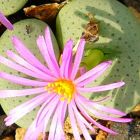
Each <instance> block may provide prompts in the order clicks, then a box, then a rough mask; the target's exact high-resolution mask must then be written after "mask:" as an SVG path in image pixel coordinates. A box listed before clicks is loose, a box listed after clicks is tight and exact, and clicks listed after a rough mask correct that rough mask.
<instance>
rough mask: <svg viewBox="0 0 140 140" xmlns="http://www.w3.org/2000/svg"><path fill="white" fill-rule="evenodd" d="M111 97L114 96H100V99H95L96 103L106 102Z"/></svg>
mask: <svg viewBox="0 0 140 140" xmlns="http://www.w3.org/2000/svg"><path fill="white" fill-rule="evenodd" d="M111 98H112V96H108V95H107V96H105V97H102V98H100V99H98V100H94V103H104V102H106V101H109V100H111Z"/></svg>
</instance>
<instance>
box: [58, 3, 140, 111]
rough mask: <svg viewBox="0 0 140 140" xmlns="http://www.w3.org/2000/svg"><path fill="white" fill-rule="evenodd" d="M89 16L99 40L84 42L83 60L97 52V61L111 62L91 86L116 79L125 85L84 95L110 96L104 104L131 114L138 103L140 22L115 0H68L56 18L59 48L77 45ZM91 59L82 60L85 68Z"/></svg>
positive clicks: (90, 63)
mask: <svg viewBox="0 0 140 140" xmlns="http://www.w3.org/2000/svg"><path fill="white" fill-rule="evenodd" d="M88 13H90V14H92V15H93V16H94V17H95V18H96V19H97V21H98V22H99V40H98V41H97V42H95V43H94V42H91V43H87V45H86V51H85V55H86V57H87V58H89V57H90V56H92V51H93V50H94V49H97V50H100V51H102V52H103V53H104V57H102V54H101V53H100V54H101V55H98V57H97V59H100V58H101V59H102V61H103V60H104V59H112V61H113V64H112V67H111V68H110V69H109V70H108V71H106V72H105V73H104V75H103V76H101V77H100V78H98V79H97V80H96V81H94V82H93V83H91V85H99V84H107V83H109V82H114V81H118V80H123V81H124V82H125V83H126V85H125V86H124V87H123V88H121V89H117V90H113V91H109V92H104V93H93V94H89V93H87V94H86V96H87V97H88V98H91V99H93V100H98V99H100V98H101V97H104V96H107V95H108V96H111V97H112V99H111V100H108V101H106V102H105V103H104V104H105V105H107V106H111V107H114V108H118V109H120V110H122V111H125V112H130V111H131V110H132V108H134V107H135V106H136V105H137V104H138V103H139V102H140V53H139V52H140V23H139V22H138V20H137V19H136V18H135V17H134V15H133V14H132V13H131V12H130V11H129V9H128V8H127V7H125V6H124V5H122V4H121V3H119V2H118V1H116V0H98V1H97V0H85V1H81V0H71V1H70V2H69V3H68V4H67V5H66V6H64V7H63V8H62V9H61V11H60V12H59V14H58V16H57V22H56V30H57V39H58V42H59V45H60V46H61V48H63V46H64V44H65V43H66V41H67V40H68V39H69V38H71V39H73V40H74V41H75V42H77V40H78V39H79V38H80V37H81V35H82V33H83V31H84V28H85V26H86V25H87V24H88V23H89V18H88V16H87V14H88ZM88 55H90V56H88ZM93 55H94V54H93ZM91 58H92V57H90V60H88V59H85V60H84V59H83V63H85V64H86V66H87V67H88V68H90V67H91V65H93V64H92V63H94V62H93V61H94V57H93V61H92V60H91ZM93 66H94V65H93ZM89 86H90V85H89Z"/></svg>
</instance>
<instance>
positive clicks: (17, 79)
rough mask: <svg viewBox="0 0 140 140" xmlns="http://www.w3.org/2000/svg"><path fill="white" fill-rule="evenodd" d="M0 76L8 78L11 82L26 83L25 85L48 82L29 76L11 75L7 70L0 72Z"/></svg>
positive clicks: (43, 84)
mask: <svg viewBox="0 0 140 140" xmlns="http://www.w3.org/2000/svg"><path fill="white" fill-rule="evenodd" d="M0 78H3V79H5V80H8V81H10V82H13V83H16V84H19V85H24V86H38V87H40V86H46V85H47V84H48V82H41V81H37V80H30V79H27V78H22V77H19V76H15V75H11V74H8V73H5V72H0Z"/></svg>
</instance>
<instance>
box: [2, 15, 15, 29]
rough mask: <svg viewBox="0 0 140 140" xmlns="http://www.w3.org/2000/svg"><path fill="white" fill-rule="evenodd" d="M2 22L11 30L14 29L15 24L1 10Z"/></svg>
mask: <svg viewBox="0 0 140 140" xmlns="http://www.w3.org/2000/svg"><path fill="white" fill-rule="evenodd" d="M0 22H1V23H2V24H3V25H4V26H5V27H6V28H7V29H9V30H13V28H14V27H13V25H12V24H11V22H10V21H9V20H8V19H7V18H6V17H5V16H4V15H3V13H2V12H0Z"/></svg>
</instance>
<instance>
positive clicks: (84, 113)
mask: <svg viewBox="0 0 140 140" xmlns="http://www.w3.org/2000/svg"><path fill="white" fill-rule="evenodd" d="M76 104H77V106H78V108H79V110H80V111H81V113H82V114H83V115H84V116H85V118H86V119H87V120H88V121H89V122H91V123H92V124H94V125H96V126H97V127H98V128H100V129H102V130H104V131H106V132H108V133H111V134H113V135H116V134H118V133H116V132H114V131H112V130H111V129H109V128H107V127H104V126H102V125H101V124H99V123H97V122H96V121H95V120H93V119H92V118H91V117H90V116H89V115H88V113H87V112H86V110H85V109H84V108H83V107H82V106H81V105H80V103H79V102H78V101H77V100H76Z"/></svg>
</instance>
